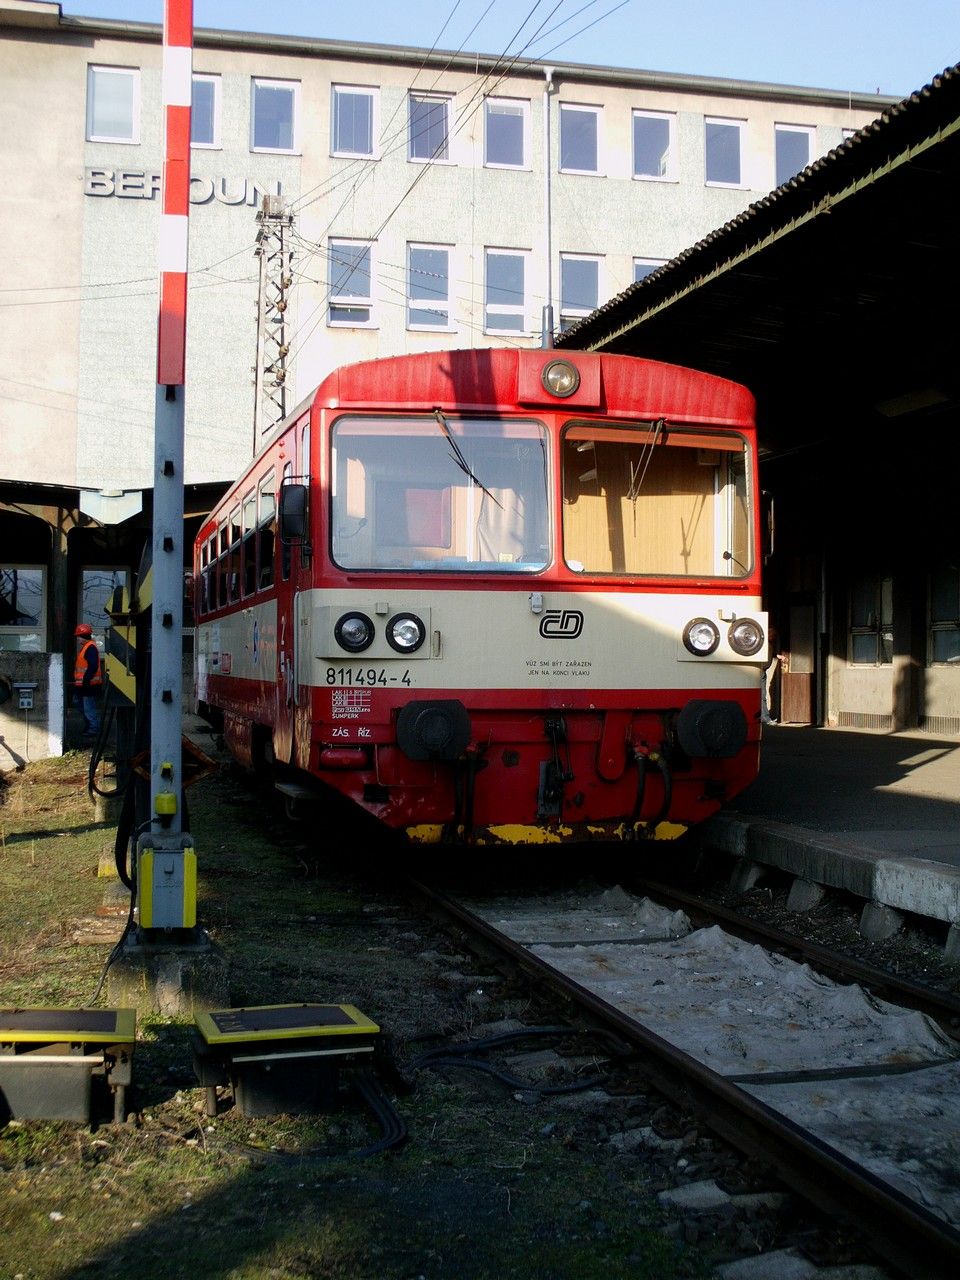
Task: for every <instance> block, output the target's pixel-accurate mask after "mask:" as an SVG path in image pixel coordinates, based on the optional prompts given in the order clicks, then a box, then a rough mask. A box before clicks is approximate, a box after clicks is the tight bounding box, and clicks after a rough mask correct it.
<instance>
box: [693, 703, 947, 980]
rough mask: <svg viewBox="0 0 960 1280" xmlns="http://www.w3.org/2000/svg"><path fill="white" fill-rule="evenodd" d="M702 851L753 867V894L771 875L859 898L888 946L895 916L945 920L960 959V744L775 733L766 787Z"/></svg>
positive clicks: (740, 800)
mask: <svg viewBox="0 0 960 1280" xmlns="http://www.w3.org/2000/svg"><path fill="white" fill-rule="evenodd" d="M701 840H702V841H703V843H704V844H705V845H706V846H707V847H709V848H714V849H720V850H722V851H723V852H726V853H732V854H735V855H738V856H739V857H741V858H742V859H744V862H743V863H742V864H741V870H740V874H741V877H742V882H743V883H746V880H747V879H748V878H749V877H750V875H751V873H752V869H755V868H757V867H762V866H763V865H769V866H776V867H778V868H780V869H781V870H784V871H787V872H790V873H791V874H793V875H795V876H796V877H798V880H799V882H801V883H806V884H809V885H811V886H814V885H824V886H828V887H831V888H842V889H846V890H848V891H850V892H851V893H854V894H856V895H857V896H859V897H861V898H863V899H865V901H866V903H867V904H868V909H867V910H866V911H865V917H864V919H865V922H866V926H867V927H866V928H865V930H864V931H865V932H870V931H871V929H873V930H874V931H875V932H876V936H886V933H889V932H892V930H893V928H894V927H896V925H897V924H898V920H897V918H896V917H895V916H894V914H893V913H894V912H903V911H909V912H913V913H915V914H918V915H923V916H928V917H930V918H932V919H934V920H940V921H944V922H946V923H948V924H949V925H950V926H952V927H951V928H950V930H949V934H948V950H949V951H950V953H951V954H956V955H957V956H958V958H960V739H957V738H943V737H940V736H938V735H935V734H928V733H921V732H919V731H913V732H910V733H894V734H890V733H870V732H863V731H860V730H853V729H819V728H808V727H800V726H792V725H768V726H766V727H765V728H764V738H763V744H762V747H761V758H760V774H759V777H758V778H757V781H756V782H754V783H753V784H752V785H751V786H750V787H748V788H747V790H746V791H744V792H742V793H741V794H740V795H739V796H737V797H736V799H735V800H734V801H733V802H732V804H731V806H730V808H729V809H728V810H725V811H724V812H722V813H721V814H719V815H717V817H715V818H713V819H711V820H710V821H709V822H708V823H705V824H704V827H703V828H702V832H701ZM812 894H813V890H812V889H811V891H810V895H808V896H812ZM871 910H872V913H873V914H872V916H870V911H871ZM861 927H862V928H863V927H864V926H863V925H862V926H861Z"/></svg>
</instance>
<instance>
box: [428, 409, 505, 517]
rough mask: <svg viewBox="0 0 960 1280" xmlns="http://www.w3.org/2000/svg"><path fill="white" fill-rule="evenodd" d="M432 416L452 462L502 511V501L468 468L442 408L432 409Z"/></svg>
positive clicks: (468, 465) (468, 464)
mask: <svg viewBox="0 0 960 1280" xmlns="http://www.w3.org/2000/svg"><path fill="white" fill-rule="evenodd" d="M433 416H434V417H435V418H436V420H437V422H438V423H439V425H440V430H441V431H442V432H443V434H444V435H445V436H446V437H447V443H448V444H449V445H450V449H451V451H452V453H453V460H454V462H455V463H456V464H457V466H458V467H459V468H460V470H461V471H462V472H463V474H464V475H465V476H468V477H469V478H470V480H472V481H473V483H474V484H475V485H476V486H477V488H478V489H482V490H483V492H484V493H485V494H486V495H487V497H488V498H489V499H490V501H491V502H496V504H497V506H498V507H499V508H500V510H501V511H502V510H503V503H502V502H499V501H498V500H497V499H496V498H495V497H494V495H493V494H492V493H491V492H490V490H489V489H488V488H487V486H486V485H485V484H484V483H483V481H482V480H480V479H479V478H478V477H477V475H476V473H475V472H474V471H472V470H471V468H470V463H469V462H468V461H467V460H466V458H465V457H464V456H463V450H462V449H461V448H460V446H459V445H458V444H457V442H456V440H455V439H454V438H453V432H452V431H451V430H450V424H449V423H448V422H447V420H446V418H445V417H444V416H443V410H442V409H434V411H433Z"/></svg>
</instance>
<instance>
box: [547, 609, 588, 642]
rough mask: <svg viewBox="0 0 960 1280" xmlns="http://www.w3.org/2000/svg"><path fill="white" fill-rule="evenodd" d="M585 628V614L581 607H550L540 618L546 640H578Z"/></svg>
mask: <svg viewBox="0 0 960 1280" xmlns="http://www.w3.org/2000/svg"><path fill="white" fill-rule="evenodd" d="M582 630H583V614H582V613H581V612H580V610H579V609H548V610H547V611H546V613H545V614H544V615H543V617H542V618H541V619H540V634H541V635H542V636H543V638H544V640H576V638H577V636H578V635H579V634H580V632H581V631H582Z"/></svg>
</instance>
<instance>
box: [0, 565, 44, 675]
mask: <svg viewBox="0 0 960 1280" xmlns="http://www.w3.org/2000/svg"><path fill="white" fill-rule="evenodd" d="M46 586H47V571H46V569H44V568H42V567H41V566H40V565H18V564H4V565H0V649H17V650H20V652H22V653H42V652H43V650H44V649H45V648H46V638H47V626H46Z"/></svg>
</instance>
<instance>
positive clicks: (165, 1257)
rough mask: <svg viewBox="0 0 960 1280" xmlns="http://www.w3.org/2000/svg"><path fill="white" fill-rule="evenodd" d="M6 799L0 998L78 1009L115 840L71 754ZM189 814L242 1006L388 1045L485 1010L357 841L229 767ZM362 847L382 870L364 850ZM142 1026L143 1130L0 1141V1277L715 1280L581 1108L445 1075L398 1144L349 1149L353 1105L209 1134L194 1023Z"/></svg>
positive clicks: (97, 952)
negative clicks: (329, 1021)
mask: <svg viewBox="0 0 960 1280" xmlns="http://www.w3.org/2000/svg"><path fill="white" fill-rule="evenodd" d="M0 797H2V803H0V830H2V837H3V838H2V842H0V940H2V941H0V1003H2V1004H4V1005H10V1004H21V1005H27V1004H82V1003H83V1002H84V1001H85V1000H86V999H88V998H89V996H90V995H91V993H92V991H93V988H94V986H95V983H96V980H97V977H98V974H99V971H100V968H101V965H102V963H103V960H104V958H105V955H106V950H107V948H106V946H102V947H93V946H78V945H76V944H75V943H74V942H73V941H72V938H73V926H74V923H75V922H76V920H78V919H81V918H83V917H86V916H89V915H91V914H92V913H93V912H94V911H95V909H96V907H97V905H98V904H99V903H100V902H101V900H102V897H103V888H104V881H103V880H98V879H97V876H96V868H97V863H98V860H99V857H100V854H101V851H102V850H103V849H104V848H108V849H110V848H112V843H113V830H112V828H111V827H109V826H107V825H104V824H99V823H97V822H95V821H94V819H93V811H92V806H91V804H90V802H89V800H88V798H87V795H86V790H85V757H83V756H81V755H79V754H74V755H68V756H65V757H63V758H62V759H60V760H55V761H47V762H43V763H41V764H37V765H31V766H29V767H28V768H27V769H26V770H25V771H24V772H23V773H22V774H19V775H16V776H14V777H12V778H10V779H9V780H8V782H7V785H6V786H5V787H4V788H3V789H2V791H0ZM191 809H192V818H191V823H192V830H193V834H194V836H195V839H196V846H197V850H198V855H199V860H200V903H199V912H200V917H201V920H202V921H203V923H204V924H205V925H206V926H207V928H208V930H209V932H210V933H211V935H212V936H213V937H214V939H215V941H216V942H217V943H218V944H219V945H220V946H222V947H223V949H224V950H225V951H226V953H227V956H228V959H229V964H230V987H231V998H232V1000H233V1002H234V1003H238V1004H239V1003H246V1004H256V1003H278V1002H286V1001H299V1000H321V1001H329V1002H335V1003H336V1002H349V1003H352V1004H356V1005H357V1006H358V1007H359V1008H360V1009H362V1010H363V1012H364V1013H366V1014H368V1015H369V1016H371V1017H372V1018H374V1019H375V1020H376V1021H378V1022H379V1023H380V1024H381V1025H382V1026H384V1027H385V1028H386V1029H388V1030H389V1031H391V1032H392V1033H394V1034H395V1035H396V1036H397V1037H398V1038H399V1039H400V1040H403V1039H404V1038H405V1037H409V1036H411V1035H413V1034H415V1033H417V1032H420V1031H424V1030H433V1029H436V1028H440V1029H444V1028H446V1029H449V1028H451V1027H463V1026H465V1025H469V1023H470V1021H471V1019H473V1018H475V1017H477V1014H476V1013H475V1011H473V1010H472V1009H471V1008H470V1007H469V1006H467V1005H465V1004H464V1002H463V1000H462V998H461V995H460V994H458V993H457V992H456V991H455V990H452V989H451V988H450V987H449V986H448V985H443V984H442V983H441V982H439V981H438V978H437V970H436V966H434V965H431V964H430V963H429V962H428V961H427V959H426V958H425V953H427V952H430V951H433V952H436V951H437V950H440V951H442V952H443V953H444V954H446V953H447V951H452V950H453V949H454V948H453V947H452V944H451V943H450V942H449V940H448V939H446V938H445V937H444V936H443V935H437V934H435V933H433V932H431V926H429V925H427V924H426V923H425V922H424V921H422V920H420V919H419V918H418V917H416V916H413V915H412V914H411V913H410V912H409V911H408V909H407V908H406V907H405V906H403V905H402V904H399V905H398V902H397V899H396V897H395V896H394V895H393V894H392V893H391V892H390V889H389V887H388V886H387V885H386V882H385V881H382V880H378V879H376V878H375V877H373V878H372V877H371V876H370V874H369V873H368V874H367V875H366V876H365V878H364V879H362V880H361V879H358V878H357V876H356V875H355V874H353V871H352V866H353V865H354V864H355V858H354V856H353V853H352V851H351V853H350V855H347V854H346V853H345V852H344V851H343V850H339V849H337V848H336V847H334V846H331V845H329V844H324V843H322V842H321V840H320V839H319V838H318V837H317V836H316V835H315V833H314V832H313V830H312V829H311V828H307V827H297V826H291V825H290V824H288V823H287V822H286V821H285V820H284V819H283V818H282V817H281V816H280V814H279V813H278V812H277V811H275V810H274V809H273V808H272V807H271V806H270V804H269V803H268V801H267V800H266V799H265V798H264V797H263V796H262V795H261V794H260V793H258V792H256V791H254V790H253V789H252V786H248V784H247V783H246V782H245V781H244V780H242V779H238V778H236V777H234V776H232V775H231V774H229V773H228V772H226V771H224V772H221V773H220V774H219V775H217V776H215V777H213V778H211V779H208V780H207V781H205V782H203V783H201V784H200V785H199V786H198V787H197V788H196V789H195V791H194V792H192V793H191ZM364 852H365V853H366V854H367V855H368V858H367V861H368V866H369V865H375V863H376V857H377V856H378V855H377V853H376V850H374V849H370V848H366V847H365V849H364ZM505 1011H509V1010H506V1009H505V1008H500V1007H491V1008H490V1009H489V1010H488V1011H487V1012H486V1013H485V1014H484V1016H485V1017H488V1018H490V1019H492V1018H496V1017H498V1016H503V1014H504V1012H505ZM514 1011H515V1009H514ZM139 1036H140V1040H139V1043H138V1046H137V1056H136V1060H135V1082H136V1105H137V1108H138V1119H137V1122H136V1124H130V1125H126V1126H119V1127H112V1126H111V1127H103V1128H100V1129H98V1130H96V1131H95V1132H89V1131H87V1130H85V1129H84V1128H82V1127H78V1126H74V1125H69V1124H59V1123H58V1124H51V1123H42V1122H38V1121H28V1122H15V1123H12V1124H9V1125H7V1126H6V1127H5V1128H4V1129H3V1130H2V1131H0V1274H3V1275H5V1276H10V1277H14V1276H18V1275H19V1276H22V1277H23V1280H54V1278H56V1280H66V1278H67V1277H70V1278H71V1280H87V1278H89V1280H94V1277H96V1278H97V1280H105V1278H109V1277H118V1278H119V1277H123V1278H124V1280H127V1278H128V1277H130V1276H131V1275H142V1276H145V1277H149V1278H150V1280H168V1278H169V1280H173V1278H174V1277H176V1278H177V1280H180V1278H181V1277H184V1276H203V1277H205V1278H207V1277H217V1278H222V1280H263V1278H264V1277H269V1278H276V1280H287V1278H288V1277H289V1278H291V1280H292V1278H293V1277H298V1278H300V1277H308V1276H309V1277H316V1276H322V1277H329V1278H330V1280H340V1278H341V1277H342V1278H343V1280H366V1278H369V1280H409V1278H410V1277H417V1276H423V1277H425V1278H426V1280H434V1278H435V1277H436V1278H445V1277H456V1278H457V1280H461V1278H462V1280H505V1278H508V1277H510V1278H514V1277H515V1278H516V1280H547V1278H549V1280H557V1278H561V1277H576V1278H577V1280H609V1278H610V1277H620V1276H630V1277H657V1280H670V1278H671V1277H680V1276H697V1275H705V1274H707V1271H708V1268H707V1266H706V1264H705V1262H704V1261H703V1260H702V1259H700V1258H699V1257H698V1256H697V1255H696V1254H694V1253H691V1252H689V1251H684V1250H682V1249H680V1248H679V1247H678V1246H677V1245H676V1244H675V1243H673V1242H672V1241H670V1240H668V1239H667V1238H666V1237H665V1236H664V1235H662V1234H661V1233H660V1231H659V1230H658V1229H657V1228H658V1224H659V1222H660V1217H659V1213H658V1211H657V1209H656V1207H655V1199H654V1198H653V1197H652V1195H651V1187H649V1186H648V1185H647V1183H646V1181H645V1178H644V1175H643V1173H642V1169H639V1168H638V1167H637V1165H636V1163H635V1162H634V1161H631V1160H624V1159H623V1158H622V1157H620V1158H617V1157H615V1156H614V1155H613V1154H611V1152H610V1149H609V1147H607V1146H606V1144H605V1143H604V1141H603V1140H602V1136H603V1135H602V1133H599V1130H598V1124H599V1122H598V1121H597V1119H596V1117H595V1116H594V1115H593V1114H592V1113H589V1112H588V1111H586V1112H585V1111H583V1110H582V1109H579V1108H577V1107H570V1108H566V1109H563V1108H560V1107H558V1106H555V1105H554V1104H553V1103H552V1102H549V1101H544V1102H538V1103H535V1104H531V1103H530V1102H529V1100H526V1099H517V1098H514V1097H513V1096H511V1095H510V1094H509V1093H507V1092H505V1091H501V1090H499V1089H498V1088H496V1087H494V1086H492V1084H491V1083H490V1082H489V1081H480V1080H474V1079H469V1078H466V1076H465V1074H464V1073H462V1072H461V1073H451V1074H450V1076H449V1077H445V1076H443V1075H441V1074H437V1073H424V1074H423V1075H421V1076H420V1077H419V1079H418V1084H417V1088H416V1091H415V1092H414V1093H413V1094H411V1095H410V1096H408V1097H404V1098H402V1099H400V1100H399V1102H398V1106H399V1109H400V1110H401V1112H402V1113H403V1115H404V1116H405V1118H406V1120H407V1122H408V1124H409V1127H410V1135H411V1136H410V1141H409V1142H408V1143H407V1144H406V1146H404V1147H403V1148H401V1149H399V1150H396V1151H392V1152H390V1153H387V1154H385V1155H381V1156H378V1157H375V1158H372V1159H368V1160H357V1159H352V1158H350V1156H349V1154H348V1153H349V1152H350V1151H351V1150H353V1149H356V1148H359V1147H361V1146H363V1145H364V1144H366V1143H368V1142H370V1141H371V1140H372V1139H373V1138H374V1137H375V1136H376V1129H375V1126H374V1125H373V1124H372V1122H371V1120H370V1119H369V1117H368V1116H367V1115H366V1113H365V1112H363V1111H362V1110H361V1109H360V1108H359V1107H357V1108H353V1107H346V1108H344V1109H343V1110H341V1111H340V1112H337V1113H336V1114H334V1115H331V1116H312V1117H299V1118H298V1117H289V1116H281V1117H273V1118H267V1119H249V1118H244V1117H243V1116H241V1115H239V1114H238V1113H237V1112H236V1111H235V1110H229V1111H224V1112H223V1113H221V1114H220V1115H219V1116H217V1117H216V1118H215V1119H214V1120H209V1119H208V1118H207V1117H205V1115H204V1114H203V1094H202V1091H201V1090H200V1089H199V1088H198V1087H197V1085H196V1082H195V1079H194V1077H193V1073H192V1069H191V1065H190V1055H189V1026H188V1025H187V1024H186V1023H184V1022H179V1021H171V1020H165V1019H152V1020H141V1023H140V1026H139ZM616 1102H617V1104H618V1105H620V1104H622V1100H619V1099H618V1100H616ZM623 1105H625V1104H623ZM606 1114H607V1112H606V1110H605V1111H604V1115H605V1116H606ZM605 1123H606V1121H605ZM331 1153H332V1154H331Z"/></svg>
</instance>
